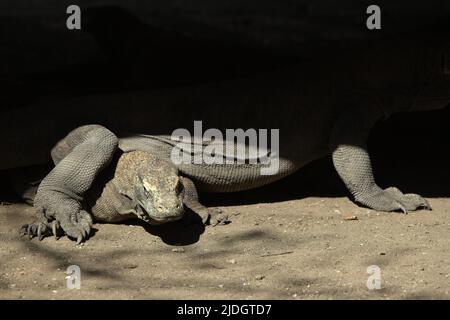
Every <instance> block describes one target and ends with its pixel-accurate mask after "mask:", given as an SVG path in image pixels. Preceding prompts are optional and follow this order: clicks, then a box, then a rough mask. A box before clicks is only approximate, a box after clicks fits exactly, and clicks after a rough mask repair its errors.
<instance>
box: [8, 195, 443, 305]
mask: <svg viewBox="0 0 450 320" xmlns="http://www.w3.org/2000/svg"><path fill="white" fill-rule="evenodd" d="M430 201H431V204H432V206H433V208H434V210H433V211H418V212H414V213H410V214H408V215H403V214H396V213H378V212H375V211H373V210H369V209H365V208H359V207H357V206H356V205H355V204H353V203H352V202H351V201H350V200H348V199H347V198H346V197H306V198H303V199H297V200H285V201H278V202H274V203H261V204H248V205H239V206H227V207H224V210H225V211H226V212H228V213H230V214H231V215H232V217H231V219H232V223H231V224H228V225H226V226H218V227H214V228H212V227H206V228H203V227H201V226H199V225H193V226H188V225H186V224H185V223H184V222H176V223H172V224H171V225H166V226H160V227H147V226H144V225H142V224H139V223H134V222H133V224H132V225H129V224H123V225H111V224H109V225H108V224H96V225H95V228H96V229H97V231H96V232H95V235H94V236H92V237H91V239H90V240H89V241H87V242H86V243H85V244H84V245H82V246H76V245H75V243H74V242H73V241H70V240H69V239H67V238H61V239H60V240H58V241H55V240H54V239H53V238H46V239H44V240H43V241H42V242H39V241H37V240H36V239H33V240H32V241H29V240H28V239H21V238H19V237H18V232H17V229H18V227H19V226H20V225H21V224H22V223H24V222H26V221H30V219H32V209H31V208H30V207H28V206H26V205H24V204H12V205H2V206H0V237H1V239H0V240H1V242H0V298H2V299H4V298H6V299H16V298H19V299H111V298H112V299H350V298H356V299H360V298H362V299H380V298H381V299H407V298H433V299H448V298H450V255H449V250H450V238H449V237H448V234H449V232H450V220H449V218H448V215H449V211H450V201H449V200H448V199H444V198H432V199H430ZM349 216H356V217H357V220H346V218H348V217H349ZM70 265H78V266H79V267H80V268H81V289H79V290H76V289H74V290H69V289H67V288H66V280H65V277H66V274H65V271H66V268H67V267H68V266H70ZM370 265H377V266H379V267H380V269H381V278H382V283H381V289H380V290H368V288H367V287H366V281H367V279H368V277H369V274H367V267H368V266H370Z"/></svg>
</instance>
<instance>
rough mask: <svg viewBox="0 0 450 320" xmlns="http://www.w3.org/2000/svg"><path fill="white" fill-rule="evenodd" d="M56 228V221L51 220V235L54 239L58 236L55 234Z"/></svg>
mask: <svg viewBox="0 0 450 320" xmlns="http://www.w3.org/2000/svg"><path fill="white" fill-rule="evenodd" d="M56 229H57V222H56V221H53V222H52V233H53V236H54V238H55V240H58V239H59V238H58V236H57V235H56Z"/></svg>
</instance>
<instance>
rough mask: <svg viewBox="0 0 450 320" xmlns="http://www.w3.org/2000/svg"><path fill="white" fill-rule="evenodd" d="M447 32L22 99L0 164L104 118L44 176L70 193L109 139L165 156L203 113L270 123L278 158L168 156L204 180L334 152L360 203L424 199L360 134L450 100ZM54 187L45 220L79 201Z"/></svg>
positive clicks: (421, 204)
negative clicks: (26, 105)
mask: <svg viewBox="0 0 450 320" xmlns="http://www.w3.org/2000/svg"><path fill="white" fill-rule="evenodd" d="M447 40H448V39H437V38H426V39H422V40H421V41H418V40H417V41H416V40H414V41H412V40H411V39H405V40H402V41H400V40H394V41H387V42H383V43H375V44H373V45H367V46H366V47H364V48H362V49H361V50H357V49H354V50H347V51H345V52H344V54H342V55H337V54H335V53H333V54H330V55H329V56H323V55H322V56H319V55H318V57H317V60H315V61H308V63H306V64H303V65H300V66H298V67H295V68H290V69H289V70H284V71H280V72H275V73H271V74H267V76H265V77H258V78H248V79H242V80H235V81H231V82H222V83H214V84H209V85H202V86H196V87H191V88H183V89H179V90H176V91H160V92H146V93H143V92H141V93H129V94H128V93H126V94H117V95H113V96H103V97H88V98H80V99H78V100H73V101H59V102H54V103H46V104H44V105H40V106H35V107H34V108H30V109H28V110H27V113H26V115H27V117H26V118H24V117H23V114H24V111H19V110H17V111H11V112H10V113H8V114H7V115H4V116H3V117H6V119H7V120H6V121H4V124H3V125H2V126H1V128H0V135H1V136H2V137H4V138H3V144H4V147H3V155H2V157H1V159H0V161H1V162H0V168H7V167H17V166H20V165H27V164H34V163H36V162H44V161H46V160H47V159H48V152H49V150H50V149H51V148H52V146H53V145H54V143H55V142H56V141H58V139H60V137H61V136H63V134H65V133H67V132H69V131H70V130H72V129H73V128H76V127H78V126H81V125H85V124H88V123H98V124H101V125H103V127H96V129H94V130H87V131H86V130H84V129H81V131H77V130H78V129H77V130H76V131H75V132H78V133H80V135H79V141H80V143H79V144H78V145H77V146H75V147H74V149H73V151H72V152H71V153H70V154H69V155H68V156H67V157H66V158H64V159H63V160H62V161H61V162H60V163H58V165H57V166H56V167H55V169H54V170H53V171H52V172H51V173H50V175H49V176H48V177H47V178H46V183H48V185H50V186H51V188H54V185H56V186H57V187H58V188H60V189H64V188H65V189H66V190H67V192H65V194H66V197H67V195H68V194H75V195H76V196H77V197H79V198H82V196H83V193H84V192H85V190H87V189H88V188H89V186H90V185H91V184H92V182H93V181H94V180H95V177H96V175H97V174H98V172H99V171H101V170H102V168H104V167H105V165H106V164H107V163H109V161H110V159H111V158H112V156H113V154H114V153H115V150H116V149H117V148H118V147H119V148H120V149H122V150H123V151H125V152H129V151H132V150H141V151H146V152H150V153H151V154H156V155H158V156H160V157H161V158H162V159H166V160H167V161H170V154H171V150H173V149H172V148H173V147H174V145H173V143H171V142H170V139H168V138H167V136H168V137H170V135H171V132H173V130H174V129H178V128H191V127H192V124H193V122H194V120H202V121H203V127H204V128H205V129H206V128H218V129H219V130H222V132H225V129H227V128H244V129H247V128H256V129H260V128H266V129H279V152H278V154H277V155H276V156H278V158H279V170H278V171H277V172H276V173H275V174H273V175H261V170H260V169H261V167H263V166H264V165H263V164H261V163H256V164H249V163H244V164H242V163H241V164H228V163H225V164H206V163H182V164H179V165H177V168H178V170H179V172H180V174H181V175H183V176H185V177H188V178H190V179H192V181H193V182H194V183H195V185H196V186H197V187H198V188H199V189H201V190H203V191H211V192H231V191H238V190H244V189H249V188H254V187H258V186H261V185H264V184H267V183H270V182H272V181H275V180H278V179H281V178H283V177H285V176H286V175H288V174H291V173H292V172H294V171H296V170H297V169H299V168H301V167H302V166H304V165H305V164H307V163H309V162H311V161H312V160H315V159H318V158H321V157H323V156H326V155H328V154H330V153H331V154H332V159H333V163H334V166H335V168H336V170H337V172H338V173H339V175H340V177H341V179H342V180H343V181H344V183H345V185H346V186H347V188H348V190H349V191H350V193H351V194H352V196H353V198H354V200H355V201H356V202H357V203H359V204H362V205H364V206H367V207H370V208H373V209H376V210H381V211H405V212H406V211H410V210H416V209H419V208H429V207H430V206H429V204H428V202H427V201H426V200H425V199H424V198H422V197H421V196H419V195H416V194H403V193H402V192H401V191H400V190H398V189H396V188H387V189H382V188H380V187H379V186H378V185H377V184H376V182H375V180H374V177H373V174H372V166H371V161H370V157H369V154H368V151H367V146H366V141H367V138H368V135H369V132H370V129H371V128H372V127H373V125H374V124H375V123H376V122H377V121H378V120H379V119H382V118H386V117H388V116H389V115H391V114H393V113H396V112H403V111H412V110H432V109H437V108H443V107H445V106H446V105H447V104H448V102H449V101H450V86H449V78H448V76H449V73H450V63H449V62H450V50H449V46H448V41H447ZM82 128H83V127H82ZM122 132H131V133H128V134H122ZM165 137H166V138H165ZM5 138H6V142H5ZM5 144H6V145H5ZM194 149H195V148H194ZM80 168H84V169H85V170H79V169H80ZM86 170H87V172H85V171H86ZM74 177H75V178H76V179H75V180H77V179H78V180H77V182H76V183H75V184H74V185H71V186H69V185H67V184H62V181H72V179H73V178H74ZM44 182H45V180H44ZM43 185H44V186H45V185H46V184H45V183H43ZM80 185H82V187H80ZM41 186H42V185H41ZM51 188H45V187H43V188H41V192H39V191H38V195H37V200H38V201H37V202H40V205H39V206H38V208H39V210H40V211H41V212H43V214H42V216H43V217H44V219H43V222H50V221H52V220H55V219H56V220H61V219H60V218H55V214H54V212H60V213H61V214H60V215H64V216H68V215H70V213H71V212H76V211H77V210H79V209H78V207H77V206H74V207H72V208H71V207H68V206H66V205H64V204H62V202H61V199H60V198H61V193H55V192H52V191H51ZM39 193H40V194H39ZM39 199H41V200H39ZM60 222H61V227H62V228H63V229H64V230H65V231H66V233H67V234H68V235H69V236H72V237H74V238H79V237H83V236H84V233H85V232H83V231H80V230H81V229H83V227H82V225H83V224H86V223H85V221H84V219H83V217H79V219H74V220H72V221H70V220H68V219H66V221H60ZM88 229H89V228H87V227H86V228H85V230H88Z"/></svg>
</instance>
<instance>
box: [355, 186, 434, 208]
mask: <svg viewBox="0 0 450 320" xmlns="http://www.w3.org/2000/svg"><path fill="white" fill-rule="evenodd" d="M355 200H356V201H357V202H359V203H361V204H363V205H365V206H367V207H369V208H372V209H374V210H378V211H387V212H390V211H401V212H403V213H405V214H406V213H408V212H409V211H416V210H419V209H427V210H431V205H430V203H429V202H428V201H427V200H426V199H425V198H423V197H421V196H420V195H418V194H414V193H408V194H403V193H402V192H401V191H400V190H399V189H397V188H395V187H390V188H387V189H385V190H382V189H379V190H378V191H377V192H374V193H373V194H364V195H362V196H356V197H355Z"/></svg>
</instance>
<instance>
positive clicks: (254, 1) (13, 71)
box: [0, 0, 450, 201]
mask: <svg viewBox="0 0 450 320" xmlns="http://www.w3.org/2000/svg"><path fill="white" fill-rule="evenodd" d="M70 4H77V5H79V6H80V7H81V9H82V30H81V31H69V30H67V28H66V18H67V14H66V13H65V12H66V8H67V6H68V5H70ZM369 4H377V5H379V6H380V7H381V12H382V30H374V31H369V30H367V28H366V18H367V16H368V15H367V14H366V13H365V12H366V8H367V6H368V5H369ZM449 16H450V2H449V1H445V0H428V1H407V0H401V1H371V2H367V1H358V0H346V1H336V0H334V1H333V0H284V1H279V0H228V1H211V0H202V1H187V0H186V1H183V0H158V1H130V0H128V1H125V0H124V1H119V0H117V1H62V0H53V1H50V0H45V1H43V0H39V1H38V0H34V1H32V0H2V1H1V2H0V108H2V109H5V108H21V107H23V106H26V105H29V104H32V103H33V102H35V101H37V100H41V99H47V98H54V97H71V96H79V95H87V94H93V93H100V92H113V91H114V92H117V91H129V90H136V89H145V90H154V89H157V88H161V87H179V86H187V85H191V84H195V83H203V82H211V81H220V80H224V79H229V78H234V77H239V76H246V75H252V74H256V73H263V72H266V71H269V70H272V69H276V68H279V67H286V66H289V65H290V64H294V63H296V62H299V61H303V60H307V59H311V57H313V56H314V55H315V53H317V52H318V51H320V50H324V49H323V48H327V49H326V50H330V48H331V50H332V48H333V46H334V45H336V46H337V45H338V44H340V43H342V42H348V43H350V44H351V43H352V41H355V42H357V41H360V40H362V39H368V38H382V37H389V36H392V35H397V36H402V35H403V34H411V33H417V32H422V31H425V32H429V33H430V34H431V35H432V34H433V33H437V32H439V33H447V30H446V29H447V26H448V23H449V22H450V19H448V18H449ZM449 41H450V37H449ZM24 117H26V114H24ZM449 119H450V110H449V108H447V109H445V110H440V111H433V112H428V113H420V114H408V115H396V116H394V117H392V119H389V120H388V121H386V122H384V123H380V124H379V125H377V127H376V128H375V130H374V131H373V133H372V135H371V139H370V141H369V146H370V151H371V154H372V155H373V156H374V158H373V162H374V168H375V173H376V177H377V180H378V182H379V183H380V184H381V185H382V186H388V185H391V184H395V185H397V186H398V187H399V188H400V189H403V190H404V191H410V190H414V191H415V192H418V193H422V194H423V195H425V196H428V197H430V196H448V194H449V191H450V188H449V187H450V182H449V181H450V180H449V170H448V162H449V159H450V157H449V156H448V152H447V150H448V136H449V129H448V123H449ZM0 121H2V119H1V116H0ZM3 121H5V120H4V119H3ZM0 125H1V124H0ZM299 181H301V183H299ZM261 194H263V195H264V196H263V197H261ZM309 194H314V195H332V194H338V195H343V194H346V192H345V189H344V188H343V185H342V184H341V182H340V181H339V179H338V178H337V175H336V173H335V172H334V170H333V168H332V166H331V161H330V159H329V158H326V159H323V160H321V161H318V162H315V163H313V164H311V165H309V166H308V167H307V168H305V170H302V171H301V172H299V173H298V174H297V175H294V176H293V177H290V178H289V179H287V180H286V181H282V182H279V183H277V184H275V185H274V186H269V187H266V188H263V190H261V191H257V192H256V193H255V192H253V191H252V192H247V193H245V196H243V197H240V199H243V201H249V200H250V199H252V198H253V196H256V198H257V199H256V200H255V201H272V200H274V199H277V198H279V197H281V198H286V197H290V196H291V195H292V196H293V197H298V196H302V195H309ZM267 196H270V197H267ZM262 198H263V199H264V200H262ZM234 200H236V198H234Z"/></svg>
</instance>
